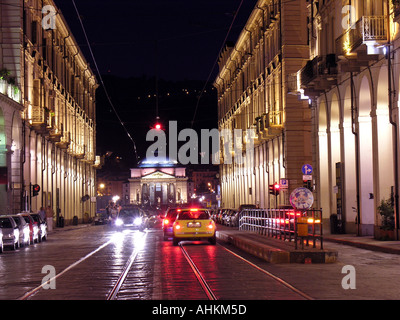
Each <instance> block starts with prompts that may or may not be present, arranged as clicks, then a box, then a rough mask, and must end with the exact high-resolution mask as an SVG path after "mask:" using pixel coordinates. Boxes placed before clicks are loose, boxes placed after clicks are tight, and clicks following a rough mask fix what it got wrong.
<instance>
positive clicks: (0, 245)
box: [0, 229, 4, 253]
mask: <svg viewBox="0 0 400 320" xmlns="http://www.w3.org/2000/svg"><path fill="white" fill-rule="evenodd" d="M3 250H4V246H3V231H2V230H1V229H0V253H2V252H3Z"/></svg>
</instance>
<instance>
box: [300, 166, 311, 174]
mask: <svg viewBox="0 0 400 320" xmlns="http://www.w3.org/2000/svg"><path fill="white" fill-rule="evenodd" d="M301 172H303V174H304V175H310V174H311V173H312V172H313V168H312V166H311V165H309V164H305V165H304V166H303V167H302V168H301Z"/></svg>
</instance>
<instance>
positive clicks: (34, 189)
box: [32, 184, 40, 197]
mask: <svg viewBox="0 0 400 320" xmlns="http://www.w3.org/2000/svg"><path fill="white" fill-rule="evenodd" d="M39 191H40V186H39V185H38V184H34V185H32V197H36V196H37V195H38V194H39Z"/></svg>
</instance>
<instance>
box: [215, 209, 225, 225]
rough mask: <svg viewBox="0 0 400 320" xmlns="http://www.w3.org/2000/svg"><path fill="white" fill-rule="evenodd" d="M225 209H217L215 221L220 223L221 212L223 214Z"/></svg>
mask: <svg viewBox="0 0 400 320" xmlns="http://www.w3.org/2000/svg"><path fill="white" fill-rule="evenodd" d="M225 210H226V209H219V210H218V213H217V215H216V222H217V223H222V217H223V214H224V212H225Z"/></svg>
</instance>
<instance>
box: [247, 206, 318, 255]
mask: <svg viewBox="0 0 400 320" xmlns="http://www.w3.org/2000/svg"><path fill="white" fill-rule="evenodd" d="M239 230H243V231H250V232H256V233H259V234H261V235H264V236H267V237H273V238H276V239H280V240H284V241H294V244H295V249H298V245H299V244H300V245H301V247H302V248H304V244H306V246H309V245H310V241H312V246H313V248H316V246H317V241H318V240H319V245H320V249H321V250H322V249H323V236H322V211H321V210H315V209H311V210H306V211H298V210H294V209H245V210H243V211H241V212H240V214H239Z"/></svg>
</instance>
